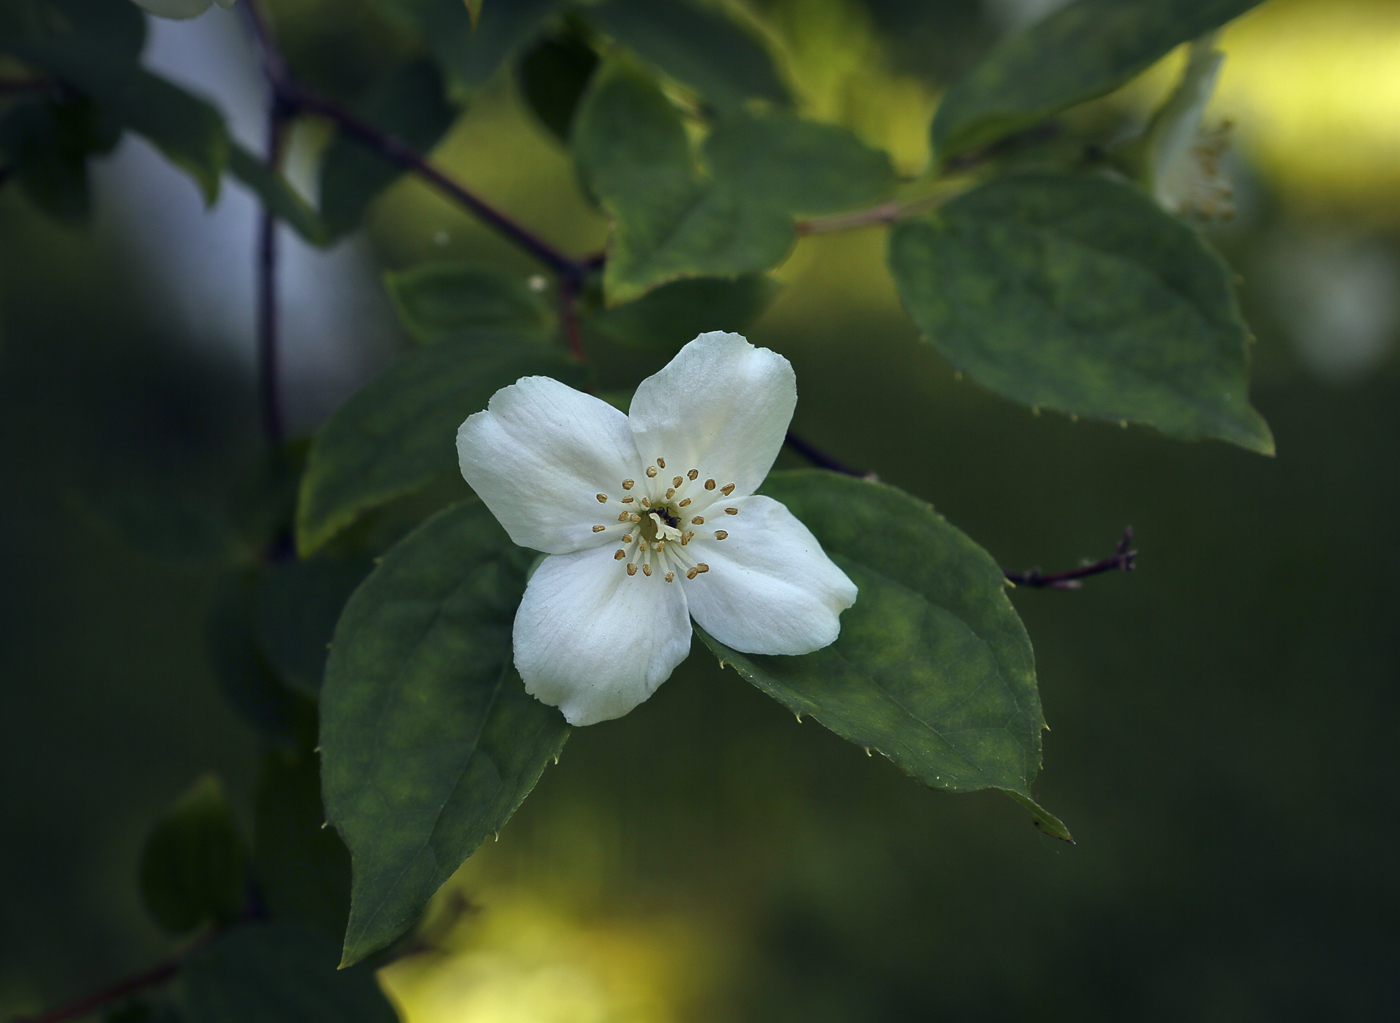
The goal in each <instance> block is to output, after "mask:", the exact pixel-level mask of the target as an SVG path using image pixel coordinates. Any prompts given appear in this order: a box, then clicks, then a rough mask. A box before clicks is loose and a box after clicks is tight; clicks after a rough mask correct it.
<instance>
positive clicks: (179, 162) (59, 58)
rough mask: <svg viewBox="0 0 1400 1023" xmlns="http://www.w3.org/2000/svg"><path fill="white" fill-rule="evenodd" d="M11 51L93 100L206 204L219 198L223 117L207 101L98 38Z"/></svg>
mask: <svg viewBox="0 0 1400 1023" xmlns="http://www.w3.org/2000/svg"><path fill="white" fill-rule="evenodd" d="M11 52H13V53H14V55H15V56H17V57H19V58H20V59H21V60H23V61H25V62H26V63H29V64H32V65H34V66H35V67H38V68H41V69H43V70H44V71H47V72H49V73H50V74H52V75H53V76H54V77H56V78H59V79H61V80H62V81H64V82H66V83H68V84H69V85H71V86H73V87H74V88H75V89H77V90H79V91H80V92H84V93H87V94H88V95H90V96H92V97H93V99H94V100H96V102H97V104H98V106H99V107H100V108H101V109H102V110H103V111H104V113H106V114H108V115H110V116H111V117H113V118H114V119H115V120H117V121H118V122H120V123H121V124H122V125H123V126H125V127H126V128H129V129H130V130H131V131H134V132H135V133H136V134H138V135H141V136H143V137H144V138H145V139H146V140H147V141H148V142H150V143H151V144H152V145H154V146H155V147H156V148H157V149H159V150H160V151H161V153H163V154H164V155H165V157H166V159H168V160H170V162H171V163H173V164H175V165H176V166H177V167H179V168H180V169H181V170H183V171H185V172H186V173H187V174H189V175H190V176H191V177H192V178H194V180H195V183H196V184H198V185H199V188H200V190H201V191H202V192H203V194H204V200H205V202H206V203H208V204H211V205H212V204H213V202H214V200H215V199H217V198H218V196H219V180H220V178H221V177H222V176H223V172H224V166H225V164H226V163H227V162H228V152H229V140H228V135H227V132H226V131H225V128H224V118H223V115H222V114H220V113H219V111H218V110H217V109H215V108H214V107H213V106H211V105H210V104H209V103H207V102H205V101H204V100H202V99H199V98H198V97H196V96H194V95H193V94H191V93H189V92H186V91H185V90H184V89H182V88H180V87H179V86H178V85H175V84H174V83H173V82H170V81H167V80H166V79H164V78H161V77H160V76H158V75H154V74H151V72H149V71H147V70H146V69H145V68H142V67H139V66H137V65H136V64H134V63H132V62H131V61H130V60H129V59H127V58H125V57H123V56H122V55H120V54H116V53H113V52H112V50H111V48H110V47H109V46H108V45H107V44H106V43H104V42H102V41H101V40H98V39H89V38H83V37H74V38H62V39H28V40H19V41H17V42H15V43H14V44H13V45H12V47H11Z"/></svg>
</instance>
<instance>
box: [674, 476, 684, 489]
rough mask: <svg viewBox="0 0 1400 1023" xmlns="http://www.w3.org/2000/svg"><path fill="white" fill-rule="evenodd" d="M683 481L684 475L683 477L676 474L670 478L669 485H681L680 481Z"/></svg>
mask: <svg viewBox="0 0 1400 1023" xmlns="http://www.w3.org/2000/svg"><path fill="white" fill-rule="evenodd" d="M684 482H685V477H684V476H677V477H676V478H675V479H673V480H671V486H673V487H678V486H680V485H681V484H682V483H684Z"/></svg>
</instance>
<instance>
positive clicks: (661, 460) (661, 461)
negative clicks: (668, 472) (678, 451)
mask: <svg viewBox="0 0 1400 1023" xmlns="http://www.w3.org/2000/svg"><path fill="white" fill-rule="evenodd" d="M656 464H657V465H659V466H661V468H663V469H664V468H666V459H664V458H658V459H657V460H656Z"/></svg>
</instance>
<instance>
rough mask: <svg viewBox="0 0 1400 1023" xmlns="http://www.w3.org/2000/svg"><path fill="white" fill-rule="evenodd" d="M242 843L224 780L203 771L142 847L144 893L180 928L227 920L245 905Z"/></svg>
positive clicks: (169, 924)
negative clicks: (225, 793)
mask: <svg viewBox="0 0 1400 1023" xmlns="http://www.w3.org/2000/svg"><path fill="white" fill-rule="evenodd" d="M243 866H244V853H243V845H242V842H241V841H240V839H239V837H238V830H237V828H235V827H234V823H233V815H232V813H230V811H229V806H228V800H227V799H226V798H225V797H224V788H223V785H221V784H220V783H219V779H218V778H216V777H215V776H213V775H205V776H204V777H203V778H201V779H199V781H197V782H196V783H195V784H194V787H193V788H191V789H190V790H189V791H188V792H186V793H185V794H184V795H183V796H181V797H180V799H179V801H178V802H176V804H175V806H174V807H172V808H171V810H170V812H169V813H167V814H166V816H165V817H164V818H162V819H161V820H160V821H159V823H157V824H156V826H155V828H154V829H152V831H151V834H150V837H149V838H147V839H146V847H145V849H144V851H143V852H142V853H141V894H142V895H143V896H144V898H145V900H146V908H147V909H148V910H150V913H151V916H153V917H154V918H155V919H156V921H157V922H158V923H159V924H160V925H161V926H162V927H165V928H166V929H167V930H170V931H173V932H175V933H176V934H182V933H184V932H185V931H189V930H193V929H194V928H195V927H198V926H199V925H200V924H202V923H212V924H219V925H222V924H227V923H230V922H231V921H232V920H233V919H234V918H235V917H237V915H238V911H239V909H240V908H241V907H242V905H243V886H244V874H243Z"/></svg>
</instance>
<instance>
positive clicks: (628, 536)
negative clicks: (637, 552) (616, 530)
mask: <svg viewBox="0 0 1400 1023" xmlns="http://www.w3.org/2000/svg"><path fill="white" fill-rule="evenodd" d="M622 542H623V543H631V542H632V534H631V533H623V534H622Z"/></svg>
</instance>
